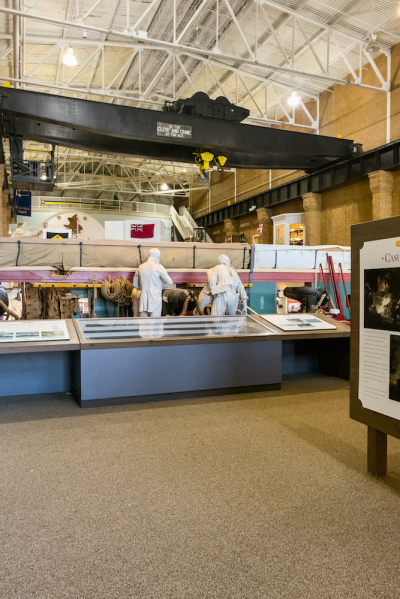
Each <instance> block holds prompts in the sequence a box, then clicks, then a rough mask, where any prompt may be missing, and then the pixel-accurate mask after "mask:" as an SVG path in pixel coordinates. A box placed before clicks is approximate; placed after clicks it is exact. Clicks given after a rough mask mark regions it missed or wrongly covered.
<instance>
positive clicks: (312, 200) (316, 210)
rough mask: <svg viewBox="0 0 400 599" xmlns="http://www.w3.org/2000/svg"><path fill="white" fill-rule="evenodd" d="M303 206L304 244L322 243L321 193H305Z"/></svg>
mask: <svg viewBox="0 0 400 599" xmlns="http://www.w3.org/2000/svg"><path fill="white" fill-rule="evenodd" d="M303 208H304V212H305V213H306V230H305V237H306V239H305V241H306V245H321V244H322V213H321V208H322V195H321V194H320V193H305V194H304V195H303Z"/></svg>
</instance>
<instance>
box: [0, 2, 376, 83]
mask: <svg viewBox="0 0 400 599" xmlns="http://www.w3.org/2000/svg"><path fill="white" fill-rule="evenodd" d="M260 1H261V2H264V3H266V4H273V5H275V4H276V3H273V2H272V3H271V0H260ZM278 6H281V5H278ZM281 8H282V9H283V7H281ZM285 10H286V9H285ZM0 12H4V13H6V14H12V15H20V16H21V15H22V16H25V17H26V18H31V19H34V20H37V21H41V22H44V23H50V24H53V25H59V26H60V27H68V28H71V29H82V30H83V29H85V30H86V29H87V30H89V31H95V32H97V33H105V34H113V35H117V36H119V37H124V38H129V39H131V40H132V45H135V41H134V38H132V37H131V36H129V35H126V34H124V33H121V32H120V31H112V30H107V29H104V28H101V27H89V26H86V25H80V24H79V23H73V22H71V21H59V20H58V19H51V18H48V17H40V16H38V15H26V13H23V12H22V11H16V10H13V9H10V8H5V7H2V6H0ZM292 12H293V11H292ZM321 27H324V28H325V29H327V30H329V27H326V26H322V25H321ZM347 37H349V36H347ZM352 39H353V40H354V41H357V42H358V43H359V42H360V40H359V39H357V38H355V39H354V38H352ZM137 43H139V44H140V42H136V44H137ZM146 46H152V47H154V48H156V47H159V48H163V49H166V50H170V51H174V50H180V51H182V52H185V51H190V52H192V53H194V54H197V55H199V56H201V55H203V56H208V57H213V56H216V57H218V58H219V59H225V60H228V61H233V62H234V63H235V62H237V61H238V60H240V62H242V64H250V65H255V66H257V67H258V68H265V69H267V70H271V71H276V72H279V73H285V74H287V75H289V76H292V74H293V70H292V69H288V68H285V67H281V66H278V65H274V64H269V63H265V62H260V61H257V63H255V62H254V61H253V60H252V59H247V58H239V57H237V56H234V55H231V54H225V53H221V54H219V53H218V52H213V51H212V50H204V49H200V48H194V47H191V46H184V45H181V44H179V43H176V44H174V43H171V42H166V41H163V40H157V39H151V38H148V39H146ZM296 76H297V77H301V78H306V79H315V80H319V81H326V82H328V83H331V84H334V83H338V84H340V85H350V86H355V87H360V86H362V87H368V88H369V89H383V88H378V87H374V86H366V85H365V84H358V83H355V82H353V81H348V80H344V79H336V78H334V77H328V76H327V75H318V74H315V73H307V72H304V71H296ZM383 91H386V90H383Z"/></svg>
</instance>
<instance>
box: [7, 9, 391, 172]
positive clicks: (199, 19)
mask: <svg viewBox="0 0 400 599" xmlns="http://www.w3.org/2000/svg"><path fill="white" fill-rule="evenodd" d="M398 8H399V2H398V1H395V0H334V2H332V1H330V2H329V1H328V0H258V1H255V0H143V1H141V2H140V1H133V0H51V1H50V0H29V1H28V2H24V1H23V0H3V2H2V5H1V6H0V82H1V81H10V82H11V84H14V83H13V80H17V81H18V82H19V83H17V81H15V84H18V85H20V86H21V87H25V88H26V89H37V90H38V91H43V92H47V93H55V94H63V95H75V96H76V97H81V98H88V99H92V100H97V101H102V102H116V103H119V104H125V105H131V106H142V107H149V108H154V109H158V110H159V109H160V107H161V106H162V105H163V104H164V101H165V100H171V99H177V98H184V97H189V96H191V95H192V94H193V93H194V91H195V90H196V91H206V92H207V93H208V94H209V95H210V96H211V97H214V98H215V97H217V96H219V95H226V96H227V97H228V98H229V100H231V101H233V102H234V103H237V104H239V105H242V106H245V107H246V108H248V109H249V110H250V113H251V116H250V119H249V121H250V122H253V123H258V124H261V125H264V126H269V125H270V124H271V123H273V122H276V120H278V119H281V118H282V117H284V116H286V117H287V118H288V119H289V121H290V122H292V124H295V123H298V122H299V117H305V118H302V119H301V123H302V125H303V126H304V125H305V126H307V127H310V128H311V129H314V130H315V129H317V128H318V123H317V122H316V118H315V113H313V114H308V115H307V114H306V116H305V115H304V113H303V114H300V113H301V112H302V111H303V109H304V110H306V107H305V106H304V104H305V103H306V102H310V101H311V102H312V101H315V100H317V98H318V95H319V93H320V92H321V91H323V90H325V89H328V88H329V87H331V86H332V85H333V84H334V83H335V82H341V81H343V79H344V78H345V77H347V76H348V74H349V73H351V72H352V71H353V76H351V77H350V81H351V83H350V84H353V85H358V86H359V85H365V82H363V81H359V80H358V79H357V76H358V72H356V71H357V69H358V68H359V65H360V61H361V63H362V64H365V63H367V62H369V63H371V64H372V67H373V68H374V69H377V72H378V73H379V69H378V68H377V66H376V63H375V61H374V58H376V55H372V56H371V55H370V54H368V53H366V52H365V50H366V45H367V42H368V40H369V37H370V35H371V33H375V34H376V35H377V39H378V42H379V44H380V45H381V50H382V52H384V53H386V54H388V51H389V49H390V47H391V46H393V45H394V44H396V43H398V42H399V41H400V18H399V17H398ZM10 9H14V10H17V11H18V12H16V13H14V15H17V16H18V15H21V14H22V13H23V15H24V18H19V19H18V21H19V47H20V56H19V58H20V60H19V66H17V65H16V64H15V57H17V58H18V53H15V54H14V51H13V42H14V41H18V39H17V40H16V38H15V32H16V27H15V26H14V25H13V18H14V23H16V22H18V21H15V18H16V17H15V16H13V13H12V10H11V11H10ZM138 31H144V32H146V35H147V39H146V38H143V37H138V33H137V32H138ZM139 35H141V34H139ZM69 46H71V47H72V48H73V50H74V54H75V56H76V58H77V61H78V65H77V66H76V67H65V66H64V65H63V62H62V58H63V55H64V54H65V52H66V50H67V48H68V47H69ZM354 75H355V78H354ZM376 85H377V87H378V88H380V89H382V93H385V92H386V91H387V83H386V81H385V75H384V74H383V75H382V76H381V79H380V80H378V79H377V84H376ZM293 89H297V90H298V91H299V93H300V94H301V98H302V102H303V104H302V108H300V109H299V110H296V111H295V113H294V114H293V113H292V112H290V110H289V107H288V105H287V102H286V99H287V97H288V96H289V95H290V93H291V91H292V90H293ZM308 106H310V104H308ZM122 160H128V159H127V158H123V159H122ZM183 175H184V177H186V176H187V175H186V173H183Z"/></svg>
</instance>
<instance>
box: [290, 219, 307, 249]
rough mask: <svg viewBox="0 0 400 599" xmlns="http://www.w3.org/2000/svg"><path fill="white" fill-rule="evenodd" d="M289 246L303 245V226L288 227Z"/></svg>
mask: <svg viewBox="0 0 400 599" xmlns="http://www.w3.org/2000/svg"><path fill="white" fill-rule="evenodd" d="M289 243H290V245H304V225H302V224H301V223H295V224H291V225H290V238H289Z"/></svg>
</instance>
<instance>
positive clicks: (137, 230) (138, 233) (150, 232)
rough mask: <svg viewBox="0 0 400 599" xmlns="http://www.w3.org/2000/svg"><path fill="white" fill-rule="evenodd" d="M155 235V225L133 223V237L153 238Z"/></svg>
mask: <svg viewBox="0 0 400 599" xmlns="http://www.w3.org/2000/svg"><path fill="white" fill-rule="evenodd" d="M153 237H154V224H153V225H144V224H142V225H131V239H152V238H153Z"/></svg>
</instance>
